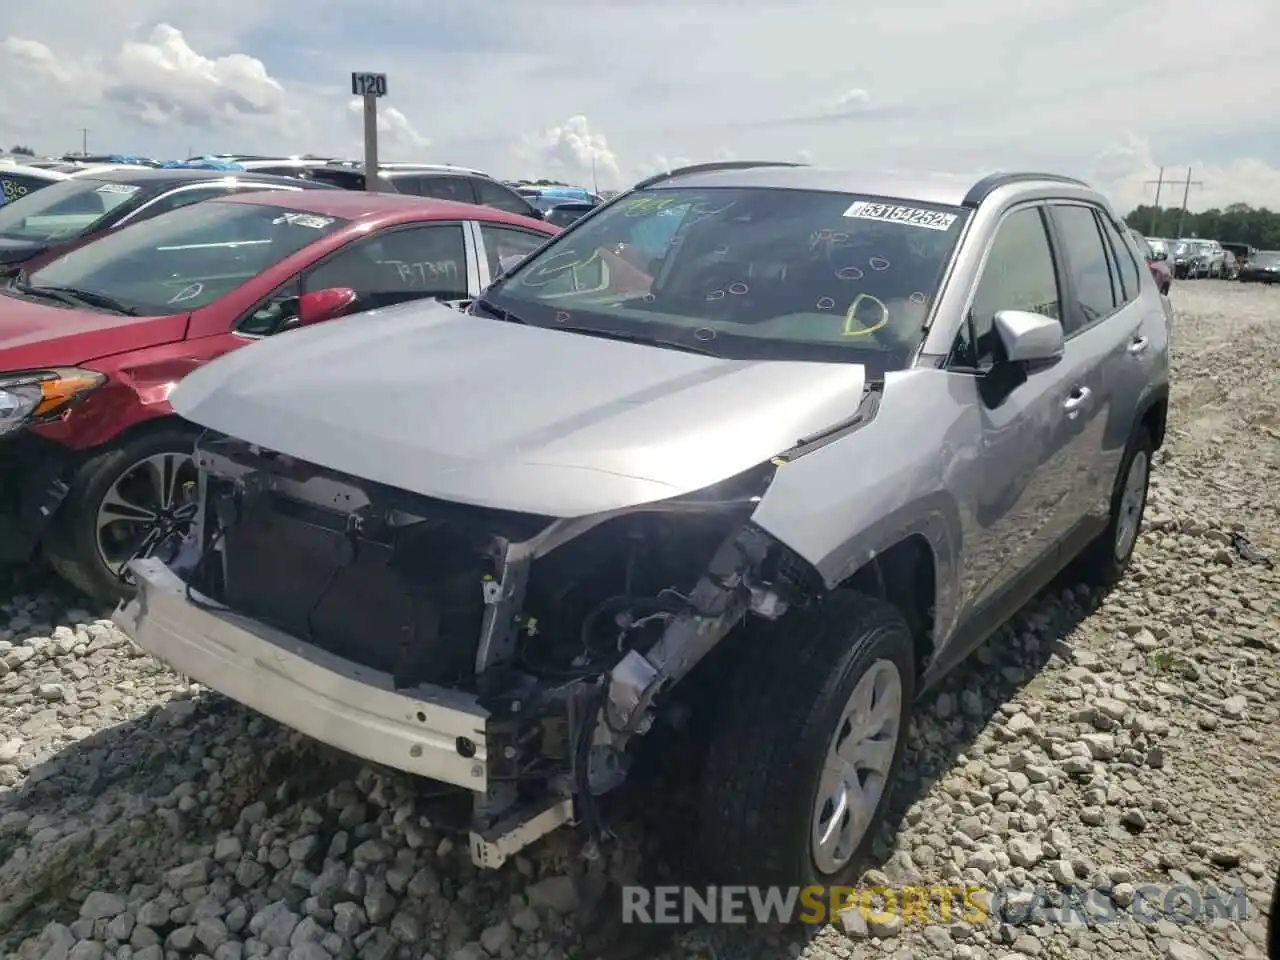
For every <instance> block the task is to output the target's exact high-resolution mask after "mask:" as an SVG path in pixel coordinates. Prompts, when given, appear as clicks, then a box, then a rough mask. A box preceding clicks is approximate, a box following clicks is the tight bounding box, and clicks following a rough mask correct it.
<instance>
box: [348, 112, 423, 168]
mask: <svg viewBox="0 0 1280 960" xmlns="http://www.w3.org/2000/svg"><path fill="white" fill-rule="evenodd" d="M347 117H348V119H349V120H350V126H351V130H352V133H353V135H354V137H355V139H354V140H353V144H355V145H356V146H360V145H361V144H363V143H364V100H363V99H359V100H352V101H351V103H350V104H349V105H348V107H347ZM430 145H431V141H430V140H428V139H427V138H426V137H424V136H423V135H422V134H421V133H419V132H418V130H417V128H416V127H414V125H413V124H412V123H410V122H409V118H408V117H406V116H405V115H404V114H403V113H401V112H400V111H399V110H397V109H396V108H395V107H384V106H382V105H381V104H379V106H378V156H379V157H381V158H382V159H383V160H417V159H420V158H419V157H418V156H417V155H416V154H417V153H418V152H420V151H422V150H425V149H426V148H427V147H429V146H430ZM410 154H414V155H410Z"/></svg>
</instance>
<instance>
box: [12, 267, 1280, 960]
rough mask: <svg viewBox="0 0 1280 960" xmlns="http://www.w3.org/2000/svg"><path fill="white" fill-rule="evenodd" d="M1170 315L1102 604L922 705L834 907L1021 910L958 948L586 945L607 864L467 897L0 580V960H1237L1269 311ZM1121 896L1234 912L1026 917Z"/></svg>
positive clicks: (1257, 634) (325, 795) (41, 598)
mask: <svg viewBox="0 0 1280 960" xmlns="http://www.w3.org/2000/svg"><path fill="white" fill-rule="evenodd" d="M1173 302H1174V305H1175V307H1176V309H1177V312H1178V317H1179V320H1178V331H1177V340H1176V351H1177V354H1176V357H1175V371H1174V376H1175V384H1174V400H1173V411H1172V414H1171V418H1170V434H1169V440H1168V444H1167V446H1166V448H1165V450H1164V451H1163V452H1162V454H1161V456H1160V457H1159V459H1158V465H1157V471H1156V474H1155V477H1154V479H1153V488H1152V496H1151V502H1150V506H1149V508H1148V515H1147V525H1146V529H1145V533H1144V536H1143V538H1142V540H1141V542H1140V544H1139V546H1138V550H1137V554H1136V558H1135V562H1134V565H1133V568H1132V571H1131V573H1130V575H1129V577H1128V578H1127V580H1126V581H1125V582H1124V583H1123V584H1122V585H1121V586H1120V587H1119V588H1118V589H1116V590H1114V591H1113V592H1111V593H1110V595H1107V596H1097V595H1094V594H1091V593H1090V592H1088V591H1087V590H1084V589H1083V588H1077V587H1074V586H1072V585H1070V584H1066V585H1063V586H1060V587H1057V588H1054V589H1053V590H1051V591H1049V592H1047V593H1046V594H1045V595H1044V596H1042V597H1041V598H1040V599H1039V600H1038V601H1037V602H1035V603H1034V604H1032V605H1031V607H1029V608H1028V609H1027V610H1025V611H1023V613H1022V614H1021V616H1020V617H1019V619H1018V622H1017V623H1015V624H1013V625H1012V626H1011V627H1010V628H1009V629H1008V630H1007V631H1005V632H1004V633H1003V634H1002V635H1001V636H999V637H997V638H995V639H994V640H993V641H992V642H991V643H990V644H988V645H987V646H986V647H985V648H983V649H982V650H980V651H979V652H978V654H977V655H976V656H975V658H974V660H973V661H972V662H971V663H970V664H969V665H968V666H967V667H965V668H963V669H962V670H961V671H959V673H958V674H957V675H956V676H955V677H954V678H952V680H951V681H950V682H949V683H948V684H947V686H946V688H945V689H944V690H942V691H941V692H940V693H938V694H937V695H936V696H934V697H933V698H932V699H931V701H930V703H929V704H928V705H927V707H926V709H925V710H924V712H923V714H922V715H921V717H920V718H919V720H918V722H917V723H916V725H915V727H914V730H913V735H912V751H911V756H909V758H908V763H907V770H908V771H909V779H908V780H907V781H906V782H905V783H904V784H903V786H902V788H901V789H900V790H899V791H898V793H897V796H896V798H895V808H896V809H895V812H894V815H893V816H892V817H891V824H892V826H886V828H885V829H884V831H883V832H882V836H881V837H879V838H877V841H878V842H877V851H876V852H877V861H878V863H879V867H878V869H877V870H875V871H872V872H870V873H869V874H868V875H867V877H865V878H864V879H865V880H866V881H867V882H868V883H870V884H876V883H893V884H906V883H912V884H923V885H926V886H933V885H938V884H944V883H968V884H975V885H982V886H985V887H988V888H990V889H1001V888H1004V889H1008V888H1016V889H1017V890H1018V891H1022V892H1021V893H1014V894H1010V895H1005V896H1001V895H1000V894H997V895H996V900H995V901H993V903H992V911H993V916H992V918H991V919H990V920H988V921H987V922H984V923H980V924H965V923H962V922H959V921H958V920H956V917H955V916H953V917H952V922H950V923H948V922H944V921H943V920H942V919H941V917H940V913H939V912H938V910H937V909H934V910H933V912H932V914H931V917H932V922H929V923H925V922H916V921H909V922H907V923H905V924H904V923H902V922H899V921H894V920H892V919H886V918H877V917H874V916H873V917H872V918H871V919H870V921H869V922H866V921H865V920H864V919H863V918H862V916H861V914H860V913H858V912H857V911H855V912H853V913H851V914H846V916H845V922H842V923H839V924H837V925H835V926H831V927H826V928H820V929H819V928H815V929H811V930H809V931H808V936H806V937H804V938H797V937H796V936H795V935H785V936H784V935H783V934H782V933H780V932H778V931H770V930H769V929H767V928H766V929H764V930H747V929H745V928H731V927H723V926H721V927H716V928H711V927H706V926H703V927H694V928H690V929H684V930H681V931H678V932H676V933H675V934H673V935H672V936H671V937H670V938H668V939H666V940H665V941H659V942H655V943H650V942H648V941H646V940H645V939H644V938H643V937H642V936H640V934H641V931H639V930H637V929H636V928H634V927H633V928H629V929H628V930H627V931H626V932H625V935H619V934H618V933H617V931H616V930H615V931H614V936H613V937H609V936H608V928H607V926H606V927H603V928H601V929H603V930H604V933H602V932H601V929H597V930H595V932H594V934H591V931H590V930H589V929H588V928H589V927H590V924H587V926H584V920H590V918H591V917H592V916H593V915H594V914H600V913H601V912H602V908H600V907H598V906H597V904H598V903H599V900H600V891H601V883H600V882H599V879H598V878H599V875H600V873H601V871H602V870H604V869H605V868H606V867H607V866H608V865H607V864H603V863H596V864H588V865H587V866H585V867H584V866H583V864H582V861H581V860H580V858H577V857H575V856H574V850H575V840H574V838H572V837H563V836H561V837H556V838H553V839H552V840H551V841H550V842H548V843H545V844H543V845H542V846H540V847H538V848H536V849H534V850H531V851H529V853H528V855H527V856H525V857H521V858H519V859H518V860H517V861H516V862H515V863H513V864H512V865H511V866H509V867H508V868H505V869H504V870H502V871H498V872H496V873H493V874H486V875H480V874H478V873H477V872H476V871H475V870H474V869H472V868H471V867H470V865H469V861H468V859H467V856H466V851H465V844H459V843H458V842H457V841H456V839H455V838H454V836H453V835H452V834H451V833H450V831H448V830H446V829H445V828H444V827H443V826H442V825H441V824H443V823H444V822H447V821H445V820H442V819H441V818H442V816H443V815H444V813H445V811H444V810H443V808H440V807H439V805H438V802H437V801H435V800H433V799H432V798H431V797H429V796H426V795H424V794H423V786H422V785H420V784H412V783H410V782H408V781H407V780H406V778H404V777H402V776H400V775H398V774H396V773H393V772H388V771H384V770H374V769H368V768H362V767H361V766H360V765H359V764H357V763H355V762H354V761H351V760H349V759H347V758H344V757H342V756H340V755H338V754H336V753H335V752H333V751H330V750H328V749H327V748H323V747H320V746H318V745H316V744H314V743H311V742H309V741H304V739H303V738H301V737H298V736H296V735H293V734H291V733H290V732H289V731H287V730H283V729H281V728H280V727H278V726H276V725H275V724H273V723H271V722H269V721H266V720H263V719H262V718H259V717H255V716H253V715H250V714H247V713H246V712H245V711H243V710H241V709H240V708H238V707H237V706H235V705H234V704H230V703H228V702H226V701H225V700H223V699H221V698H219V697H216V696H212V695H209V694H208V693H205V692H202V691H200V690H198V689H193V688H192V687H190V686H188V685H186V684H185V683H184V682H183V680H182V679H181V678H179V677H177V676H175V675H173V674H172V673H170V672H168V671H167V670H165V669H164V668H162V667H160V666H159V665H158V664H156V663H155V662H154V661H152V660H151V659H150V658H149V657H147V656H145V655H142V654H140V653H139V652H138V651H137V650H136V649H135V648H133V647H132V645H131V644H130V643H129V642H128V641H127V640H126V639H125V638H124V637H123V636H122V635H121V634H120V633H119V632H118V631H116V630H115V629H114V628H113V627H112V626H111V625H110V624H109V623H108V622H104V621H103V620H102V619H101V617H102V616H103V613H104V611H101V610H93V609H91V608H90V607H89V606H88V605H87V601H84V600H83V599H81V598H78V597H76V596H75V595H73V594H71V593H69V592H67V591H66V590H63V589H61V588H59V587H58V586H57V585H55V584H53V583H51V582H50V581H48V580H47V579H35V578H28V582H18V581H15V582H13V583H10V584H7V585H4V586H0V864H3V865H2V866H0V956H4V957H15V956H16V957H18V958H30V960H63V958H69V960H99V958H112V957H114V958H118V960H129V958H132V960H167V958H175V957H176V958H186V957H202V958H211V960H238V958H249V957H269V958H272V960H327V958H331V957H338V958H352V957H359V958H364V960H390V958H414V960H417V958H423V957H432V958H435V960H485V958H487V957H503V958H514V957H530V958H538V957H540V958H547V960H556V958H561V957H592V956H597V955H603V953H604V951H602V950H601V949H599V948H597V947H596V946H593V945H592V940H593V939H594V941H595V942H596V943H608V944H609V946H610V952H613V953H617V952H620V949H621V948H626V947H630V948H633V949H632V951H631V952H632V953H633V954H636V953H638V954H639V955H642V956H658V955H661V956H665V957H671V958H677V957H682V958H683V957H693V956H703V957H715V958H722V960H729V958H732V960H742V958H748V957H760V958H769V960H773V958H783V957H805V958H812V960H818V958H842V960H844V958H859V957H865V958H881V957H883V958H890V957H892V958H894V960H899V958H900V960H908V958H912V957H915V958H939V960H950V958H956V960H962V958H963V960H984V958H990V960H1011V958H1017V957H1059V958H1066V957H1071V958H1075V957H1081V958H1083V957H1085V956H1090V957H1101V958H1106V957H1112V956H1114V957H1124V958H1145V957H1167V958H1171V960H1196V958H1218V960H1237V958H1242V957H1243V958H1260V957H1261V956H1262V945H1263V938H1264V930H1265V924H1266V917H1265V911H1266V909H1267V900H1268V898H1269V896H1270V890H1271V886H1270V885H1271V882H1272V879H1273V878H1274V876H1275V871H1276V869H1277V857H1278V855H1280V821H1277V820H1276V818H1275V817H1274V816H1269V815H1268V811H1275V810H1280V656H1278V654H1280V563H1277V564H1276V565H1275V566H1272V565H1269V564H1268V563H1267V562H1265V559H1264V558H1265V557H1275V558H1277V560H1280V290H1271V289H1259V288H1251V287H1244V286H1241V285H1237V284H1225V283H1218V282H1210V281H1201V282H1197V283H1181V284H1178V285H1176V286H1175V290H1174V294H1173ZM1237 534H1242V535H1244V537H1246V538H1247V544H1251V545H1252V549H1251V548H1250V547H1249V546H1248V545H1247V544H1246V543H1242V542H1241V541H1240V540H1239V539H1238V538H1237V536H1236V535H1237ZM1259 555H1262V556H1259ZM615 861H616V862H615V863H614V864H613V865H612V868H613V872H614V873H615V874H618V873H625V872H626V871H628V870H633V869H634V868H635V862H636V854H635V852H634V850H630V851H629V855H628V856H626V857H621V856H619V857H617V858H615ZM1144 884H1157V885H1160V886H1161V887H1162V888H1167V887H1169V886H1171V885H1176V886H1179V887H1181V888H1184V889H1194V890H1197V891H1201V890H1204V889H1205V888H1206V887H1207V886H1210V885H1212V886H1214V887H1217V888H1218V889H1221V890H1223V891H1232V890H1236V889H1241V888H1242V889H1244V890H1245V891H1246V895H1247V898H1248V906H1247V915H1246V916H1244V917H1243V918H1241V917H1239V916H1237V917H1234V918H1219V919H1194V918H1192V919H1191V920H1190V922H1178V921H1179V920H1185V918H1184V917H1182V916H1181V915H1179V916H1178V917H1171V916H1163V915H1161V916H1162V918H1161V919H1157V918H1156V917H1155V916H1153V914H1155V913H1157V912H1159V911H1161V910H1162V909H1163V906H1164V905H1163V904H1161V903H1156V904H1155V906H1154V907H1152V908H1151V909H1150V910H1149V911H1148V912H1147V913H1146V914H1145V915H1144V919H1143V920H1141V921H1139V920H1132V919H1131V920H1128V921H1125V922H1113V923H1102V924H1096V925H1084V924H1079V923H1077V924H1073V925H1064V924H1054V923H1050V922H1048V920H1047V919H1046V917H1047V916H1049V914H1048V913H1047V912H1046V911H1035V910H1029V909H1027V908H1028V906H1029V904H1030V905H1031V906H1034V905H1035V901H1032V900H1031V898H1032V897H1033V893H1032V891H1034V890H1036V889H1044V890H1049V889H1052V890H1059V889H1060V888H1062V887H1071V886H1073V885H1074V886H1075V887H1078V888H1079V889H1081V890H1089V891H1093V893H1092V897H1093V898H1094V900H1098V899H1099V898H1105V900H1107V901H1109V902H1113V903H1115V904H1119V905H1121V906H1125V905H1127V904H1129V903H1130V902H1131V901H1132V900H1133V899H1134V898H1135V896H1139V891H1141V889H1142V885H1144ZM589 934H591V936H590V937H589V936H588V935H589Z"/></svg>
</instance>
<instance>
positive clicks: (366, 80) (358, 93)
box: [351, 73, 387, 97]
mask: <svg viewBox="0 0 1280 960" xmlns="http://www.w3.org/2000/svg"><path fill="white" fill-rule="evenodd" d="M351 95H352V96H353V97H385V96H386V95H387V75H386V74H385V73H353V74H351Z"/></svg>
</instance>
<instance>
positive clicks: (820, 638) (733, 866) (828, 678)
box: [698, 590, 916, 886]
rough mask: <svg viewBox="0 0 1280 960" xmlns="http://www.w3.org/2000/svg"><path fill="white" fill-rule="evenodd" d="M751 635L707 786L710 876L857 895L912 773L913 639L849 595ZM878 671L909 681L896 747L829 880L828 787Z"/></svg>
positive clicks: (718, 727)
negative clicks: (848, 725) (879, 832)
mask: <svg viewBox="0 0 1280 960" xmlns="http://www.w3.org/2000/svg"><path fill="white" fill-rule="evenodd" d="M744 629H745V631H746V632H747V634H748V635H746V636H739V637H737V638H736V639H737V640H738V641H739V642H740V643H741V645H742V648H743V649H742V655H741V657H740V658H739V659H738V662H737V663H736V664H735V665H734V666H733V668H732V673H731V676H730V679H729V682H728V684H727V689H726V690H724V693H725V696H724V697H723V698H721V699H720V704H721V706H720V707H719V709H718V710H717V713H716V716H715V717H714V718H713V720H712V722H711V730H710V741H709V751H708V760H707V763H706V764H705V766H704V769H703V774H702V777H701V781H702V782H701V789H700V797H699V807H700V809H699V814H698V820H699V821H700V822H699V825H698V826H699V830H698V833H699V841H700V845H701V851H700V852H701V855H702V859H703V863H704V867H705V869H706V870H707V872H708V874H709V877H710V879H712V880H713V882H716V883H728V884H777V885H781V886H804V885H808V884H818V883H822V884H832V885H848V883H849V882H850V881H851V880H852V879H853V878H854V877H856V875H857V873H858V870H859V868H860V864H861V862H862V861H863V859H864V857H865V854H866V850H867V847H868V845H869V844H870V841H871V838H872V837H873V836H874V835H875V831H876V828H877V826H878V825H879V823H880V821H881V819H882V818H883V816H884V811H885V809H886V807H887V805H888V799H889V794H890V793H891V791H892V789H893V784H894V782H895V780H896V779H897V774H898V770H899V767H900V766H901V763H902V754H903V749H904V747H905V744H906V740H907V729H908V724H909V722H910V718H911V710H912V706H913V703H914V700H915V696H916V676H915V671H916V667H915V645H914V642H913V640H912V635H911V631H910V629H909V627H908V626H907V622H906V620H905V619H904V618H903V616H902V614H901V613H899V612H898V610H897V609H896V608H894V607H893V606H891V605H890V604H888V603H885V602H884V601H881V600H878V599H875V598H874V597H870V596H867V595H865V594H860V593H854V592H852V591H848V590H835V591H833V592H832V593H831V594H829V595H828V596H827V597H826V598H825V599H824V600H823V601H822V602H821V603H818V604H815V605H814V606H812V607H806V608H801V609H797V610H793V611H792V612H791V613H789V614H788V615H786V616H784V617H783V618H782V619H781V620H779V621H776V622H772V623H769V622H764V621H752V622H750V623H749V624H748V625H746V627H745V628H744ZM729 642H733V638H731V640H730V641H729ZM878 661H889V662H890V663H892V664H893V665H894V666H895V667H896V668H897V671H898V675H899V677H900V678H901V685H902V686H901V690H902V696H901V708H900V710H899V712H898V731H899V732H898V738H897V745H896V747H895V749H894V752H893V757H892V760H891V762H890V765H889V767H888V773H887V776H886V777H885V780H884V787H883V791H882V793H881V796H880V799H879V804H878V806H877V807H876V809H875V811H874V814H873V816H872V817H871V819H870V821H869V826H868V827H867V829H866V830H865V832H864V834H863V837H862V841H861V843H860V844H858V847H857V849H856V851H855V852H854V855H853V856H852V858H851V859H850V860H849V861H848V862H847V864H845V865H844V866H843V868H841V869H839V870H838V871H836V872H834V873H832V874H830V875H826V874H823V873H821V872H820V871H819V870H818V867H817V865H816V864H815V861H814V856H813V852H812V846H811V843H810V836H811V830H812V828H813V818H814V813H815V811H814V807H815V803H816V800H817V796H816V794H817V790H818V787H819V777H820V775H821V771H822V768H823V763H824V759H825V757H826V754H827V750H828V748H829V746H830V745H831V742H832V739H833V738H834V736H835V733H836V726H837V724H838V723H840V722H841V721H842V719H843V718H842V712H843V710H844V708H845V706H846V703H847V701H848V700H849V698H850V697H851V696H852V694H853V691H854V689H855V688H856V686H857V684H858V682H859V680H861V679H862V677H863V676H864V675H865V674H867V673H868V672H869V670H870V669H871V668H872V666H873V665H875V664H876V663H877V662H878Z"/></svg>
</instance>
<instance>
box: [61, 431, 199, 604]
mask: <svg viewBox="0 0 1280 960" xmlns="http://www.w3.org/2000/svg"><path fill="white" fill-rule="evenodd" d="M197 436H198V431H196V430H194V429H193V428H190V427H187V426H184V425H182V424H179V423H176V422H173V421H168V422H165V423H163V424H160V425H157V426H155V427H151V428H150V429H144V430H142V431H141V432H138V433H135V434H133V435H131V436H129V437H127V438H126V439H125V440H123V441H122V442H121V443H118V444H115V445H113V446H110V447H106V448H104V449H102V450H101V451H99V452H97V453H94V454H93V455H92V456H90V457H89V458H88V459H87V460H86V461H85V462H84V463H83V464H81V466H80V468H79V469H78V470H77V471H76V473H75V476H74V478H73V479H72V481H71V489H70V491H69V492H68V493H67V496H66V499H65V500H63V502H62V506H61V508H60V509H59V510H58V512H57V514H56V515H55V516H54V518H53V522H52V524H51V525H50V529H49V532H48V534H47V535H46V537H45V542H44V552H45V555H46V556H47V557H48V559H49V564H50V566H52V567H53V569H54V570H55V572H57V574H58V575H59V576H60V577H62V578H63V579H64V580H66V581H67V582H69V583H70V584H71V585H72V586H74V587H76V588H78V589H80V590H82V591H84V592H85V593H87V594H88V595H89V596H91V597H93V598H94V599H95V600H99V601H102V602H103V603H108V604H113V603H116V602H118V601H120V600H121V599H124V598H125V597H127V596H128V595H129V594H130V593H132V590H131V589H130V588H129V587H128V585H127V584H125V583H124V582H122V581H121V580H120V578H119V577H117V576H116V574H115V573H114V572H113V571H112V569H111V568H110V567H109V566H108V565H107V564H106V562H105V561H104V560H103V558H102V556H101V553H100V551H99V549H98V539H97V538H98V531H97V517H98V509H99V507H100V506H101V504H102V501H103V498H104V497H106V496H107V494H108V493H109V492H110V491H111V488H112V486H113V485H114V484H115V483H116V481H118V480H120V479H121V478H122V477H124V476H125V474H126V473H128V472H129V471H131V470H133V469H134V468H135V467H137V466H138V465H139V464H141V463H143V462H144V461H146V460H147V458H149V457H153V456H158V455H160V454H166V453H184V452H185V453H191V452H192V450H193V448H194V446H195V440H196V437H197Z"/></svg>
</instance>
